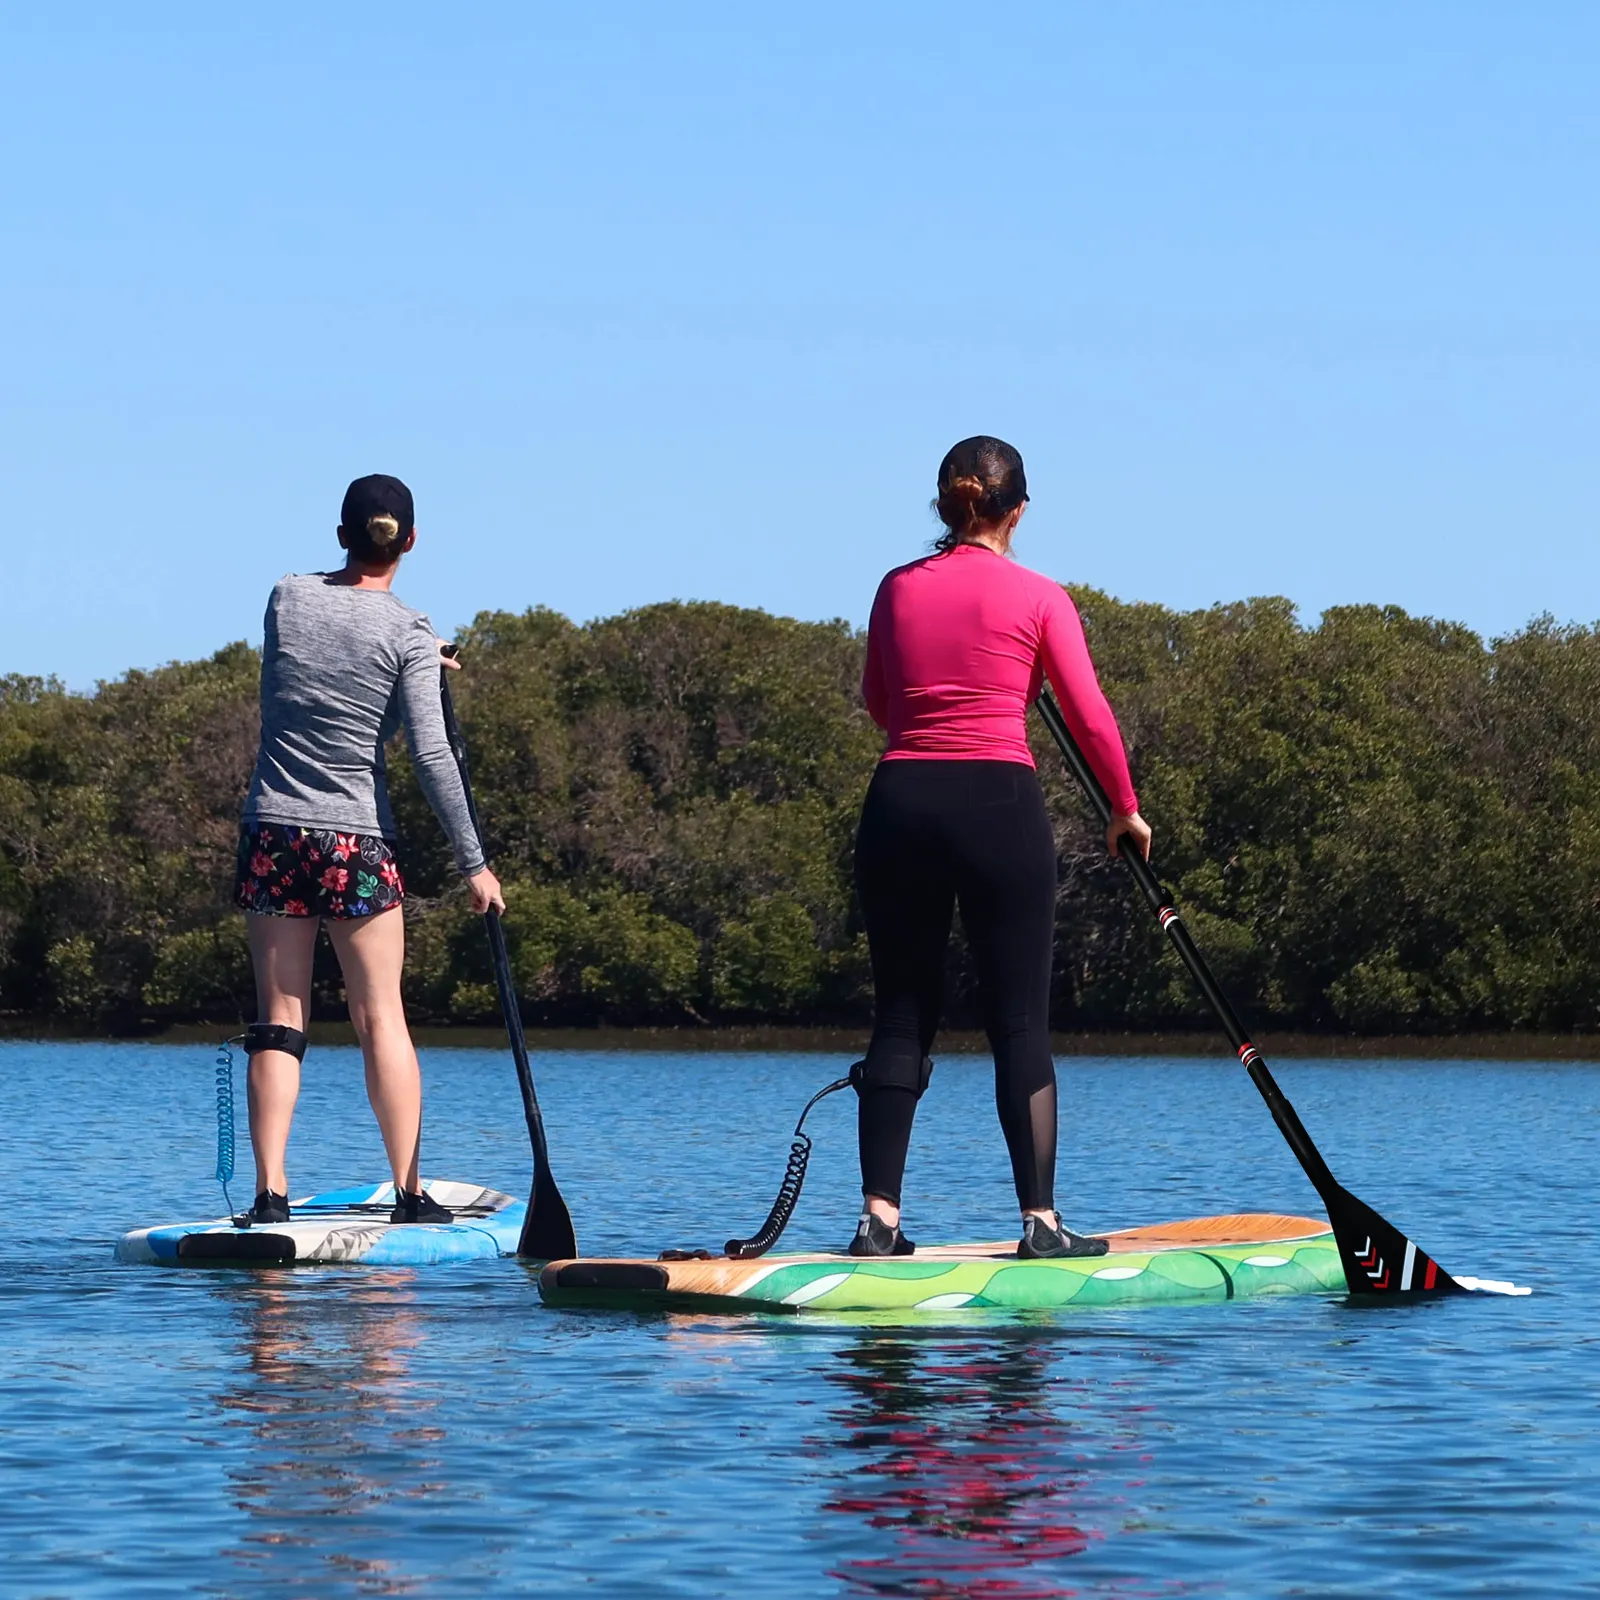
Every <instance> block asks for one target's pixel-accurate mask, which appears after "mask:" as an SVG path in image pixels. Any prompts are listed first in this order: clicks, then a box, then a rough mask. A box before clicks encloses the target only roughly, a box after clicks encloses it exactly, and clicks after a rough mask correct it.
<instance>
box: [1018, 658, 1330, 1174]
mask: <svg viewBox="0 0 1600 1600" xmlns="http://www.w3.org/2000/svg"><path fill="white" fill-rule="evenodd" d="M1039 715H1040V717H1041V718H1042V719H1043V720H1044V725H1045V727H1047V728H1048V729H1049V730H1050V736H1051V737H1052V738H1053V739H1054V740H1055V742H1056V745H1057V746H1058V748H1059V749H1060V751H1061V755H1062V758H1063V759H1064V760H1065V761H1066V763H1067V767H1068V770H1069V771H1070V772H1071V773H1072V775H1073V777H1074V778H1076V779H1077V781H1078V786H1079V787H1080V788H1081V789H1082V790H1083V792H1084V794H1085V795H1087V796H1088V799H1089V804H1090V805H1091V806H1092V807H1093V808H1094V811H1095V814H1096V815H1097V816H1098V817H1099V818H1100V821H1101V823H1102V825H1104V826H1107V827H1109V826H1110V823H1111V819H1112V817H1114V816H1115V815H1116V812H1115V810H1114V809H1113V807H1112V804H1111V799H1110V796H1108V795H1107V794H1106V791H1105V786H1104V785H1103V784H1102V783H1101V782H1100V780H1099V779H1098V778H1097V777H1096V776H1095V773H1094V768H1093V767H1091V766H1090V765H1089V761H1088V758H1087V757H1086V756H1085V755H1084V753H1083V751H1082V749H1081V748H1080V747H1079V745H1078V741H1077V740H1076V739H1075V738H1073V736H1072V729H1071V728H1069V727H1068V726H1067V719H1066V718H1065V717H1064V716H1063V715H1062V714H1061V707H1060V706H1059V705H1057V704H1056V701H1055V696H1054V695H1052V694H1051V693H1050V691H1049V690H1048V689H1045V690H1043V691H1042V692H1041V693H1040V695H1039ZM1117 855H1118V857H1119V859H1121V860H1122V861H1123V862H1125V863H1126V864H1127V868H1128V871H1129V872H1130V873H1132V874H1133V881H1134V882H1135V883H1136V884H1138V886H1139V892H1140V893H1141V894H1142V895H1143V896H1144V897H1145V899H1146V901H1148V902H1149V905H1150V909H1151V911H1153V912H1154V913H1155V916H1156V920H1157V921H1158V922H1159V923H1160V924H1161V927H1162V930H1163V931H1164V932H1165V933H1166V935H1167V937H1168V938H1169V939H1170V940H1171V941H1172V944H1173V947H1174V948H1175V949H1176V950H1177V952H1178V955H1179V957H1180V958H1181V960H1182V961H1183V964H1184V966H1186V967H1187V968H1188V969H1189V975H1190V976H1191V977H1192V978H1193V979H1194V981H1195V986H1196V987H1197V988H1198V989H1199V990H1200V993H1201V994H1202V995H1203V996H1204V997H1205V1002H1206V1004H1207V1005H1208V1006H1210V1007H1211V1010H1212V1012H1213V1013H1214V1015H1215V1016H1216V1019H1217V1021H1218V1022H1220V1023H1221V1024H1222V1031H1223V1032H1224V1033H1225V1034H1227V1036H1228V1042H1229V1043H1230V1044H1231V1045H1232V1046H1233V1049H1234V1054H1235V1055H1237V1056H1238V1057H1239V1060H1240V1062H1241V1063H1242V1064H1243V1065H1244V1068H1245V1070H1246V1071H1247V1072H1248V1073H1249V1074H1250V1080H1251V1082H1252V1083H1254V1084H1255V1086H1256V1088H1257V1089H1258V1090H1259V1091H1260V1093H1261V1098H1262V1099H1263V1100H1265V1101H1266V1102H1267V1109H1268V1110H1269V1111H1270V1112H1271V1113H1272V1120H1273V1121H1274V1122H1275V1123H1277V1125H1278V1131H1279V1132H1280V1133H1281V1134H1282V1135H1283V1137H1284V1139H1285V1140H1286V1141H1287V1143H1288V1145H1289V1148H1290V1149H1291V1150H1292V1151H1294V1154H1295V1159H1296V1160H1298V1161H1299V1163H1300V1165H1301V1167H1302V1168H1303V1169H1304V1171H1305V1175H1306V1176H1307V1177H1308V1178H1309V1179H1310V1180H1311V1183H1312V1186H1313V1187H1314V1188H1315V1189H1316V1191H1317V1192H1318V1193H1319V1194H1320V1195H1322V1196H1323V1198H1324V1199H1327V1198H1329V1197H1330V1196H1331V1195H1333V1194H1343V1193H1344V1189H1343V1186H1342V1185H1341V1184H1340V1183H1339V1181H1338V1179H1336V1178H1335V1177H1334V1175H1333V1173H1332V1171H1331V1170H1330V1169H1329V1167H1328V1163H1327V1162H1326V1161H1324V1160H1323V1159H1322V1152H1321V1151H1319V1150H1318V1149H1317V1147H1316V1145H1315V1144H1314V1143H1313V1142H1312V1139H1311V1135H1310V1134H1309V1133H1307V1132H1306V1130H1305V1125H1304V1124H1303V1123H1302V1122H1301V1121H1300V1118H1299V1116H1298V1115H1297V1114H1296V1112H1295V1109H1294V1107H1293V1106H1292V1105H1290V1104H1289V1101H1288V1099H1287V1098H1286V1097H1285V1096H1284V1093H1283V1091H1282V1090H1281V1089H1280V1088H1279V1087H1278V1084H1277V1081H1276V1079H1274V1078H1273V1076H1272V1073H1271V1072H1270V1071H1269V1070H1268V1068H1267V1063H1266V1061H1265V1059H1264V1058H1263V1057H1262V1054H1261V1052H1260V1051H1259V1050H1257V1049H1256V1047H1255V1046H1254V1045H1253V1044H1252V1043H1251V1042H1250V1036H1249V1034H1247V1033H1246V1032H1245V1030H1244V1024H1243V1023H1242V1022H1241V1021H1240V1020H1239V1014H1238V1013H1237V1012H1236V1011H1235V1010H1234V1009H1233V1006H1232V1005H1231V1004H1230V1003H1229V1000H1228V997H1227V995H1225V994H1224V993H1223V992H1222V988H1221V986H1220V985H1219V984H1218V983H1217V980H1216V978H1215V976H1214V975H1213V974H1212V971H1211V968H1210V967H1209V966H1208V965H1207V964H1206V959H1205V957H1204V956H1202V955H1201V954H1200V950H1199V947H1198V946H1197V945H1196V944H1195V942H1194V939H1193V937H1192V936H1191V934H1190V932H1189V930H1188V929H1187V928H1186V927H1185V926H1184V924H1183V918H1182V917H1180V916H1179V915H1178V913H1177V911H1176V910H1175V909H1174V907H1173V904H1172V898H1171V896H1170V895H1168V893H1167V891H1166V890H1165V889H1163V888H1162V887H1161V880H1160V879H1159V878H1157V877H1156V875H1155V870H1154V869H1153V868H1152V867H1151V865H1150V863H1149V862H1148V861H1146V860H1145V858H1144V855H1143V854H1142V853H1141V852H1140V850H1139V848H1138V846H1137V845H1135V844H1134V842H1133V841H1132V840H1131V839H1129V838H1128V837H1127V836H1126V835H1124V836H1123V838H1122V839H1121V840H1120V841H1119V842H1118V848H1117Z"/></svg>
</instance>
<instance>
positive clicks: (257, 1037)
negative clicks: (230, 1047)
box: [244, 1022, 306, 1061]
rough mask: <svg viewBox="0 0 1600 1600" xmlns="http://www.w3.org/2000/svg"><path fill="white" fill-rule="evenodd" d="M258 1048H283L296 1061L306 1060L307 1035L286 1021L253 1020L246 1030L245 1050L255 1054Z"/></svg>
mask: <svg viewBox="0 0 1600 1600" xmlns="http://www.w3.org/2000/svg"><path fill="white" fill-rule="evenodd" d="M258 1050H283V1051H286V1052H287V1053H288V1054H289V1055H292V1056H293V1057H294V1058H295V1060H296V1061H304V1060H305V1058H306V1036H305V1034H304V1033H302V1032H301V1031H300V1029H299V1028H291V1027H290V1026H289V1025H288V1024H287V1023H285V1022H252V1023H251V1024H250V1026H249V1027H248V1028H246V1029H245V1030H244V1052H245V1054H246V1055H248V1056H253V1055H254V1054H255V1053H256V1051H258Z"/></svg>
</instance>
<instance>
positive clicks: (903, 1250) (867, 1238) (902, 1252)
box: [848, 1212, 917, 1256]
mask: <svg viewBox="0 0 1600 1600" xmlns="http://www.w3.org/2000/svg"><path fill="white" fill-rule="evenodd" d="M916 1248H917V1247H916V1246H915V1245H914V1244H912V1242H911V1241H910V1240H909V1239H908V1238H906V1236H905V1235H904V1234H903V1233H901V1231H900V1230H899V1228H891V1227H890V1226H889V1224H888V1223H887V1222H885V1221H884V1220H883V1219H882V1218H881V1217H875V1216H873V1215H872V1214H871V1213H870V1212H869V1213H868V1214H867V1215H866V1216H864V1217H863V1218H862V1219H861V1223H860V1226H859V1227H857V1229H856V1236H855V1238H853V1239H852V1240H851V1241H850V1249H849V1251H848V1254H850V1255H853V1256H908V1255H910V1254H911V1253H912V1252H913V1251H914V1250H915V1249H916Z"/></svg>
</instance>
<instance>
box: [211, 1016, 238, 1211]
mask: <svg viewBox="0 0 1600 1600" xmlns="http://www.w3.org/2000/svg"><path fill="white" fill-rule="evenodd" d="M243 1039H244V1035H243V1034H242V1033H240V1034H235V1035H234V1037H233V1038H231V1039H224V1040H223V1041H222V1044H221V1045H220V1046H219V1047H218V1050H217V1182H218V1183H220V1184H221V1185H222V1198H223V1199H224V1200H226V1201H227V1203H228V1215H229V1216H230V1217H231V1216H232V1215H233V1196H232V1195H230V1194H229V1193H228V1185H229V1184H230V1183H231V1182H232V1181H233V1146H234V1127H233V1047H234V1046H235V1045H236V1044H239V1043H241V1042H242V1041H243Z"/></svg>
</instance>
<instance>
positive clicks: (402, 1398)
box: [216, 1269, 445, 1595]
mask: <svg viewBox="0 0 1600 1600" xmlns="http://www.w3.org/2000/svg"><path fill="white" fill-rule="evenodd" d="M414 1278H415V1274H414V1273H412V1272H410V1271H392V1272H386V1271H383V1270H381V1269H379V1270H371V1269H369V1270H367V1271H366V1272H364V1273H363V1274H362V1275H361V1276H360V1277H359V1279H357V1280H354V1281H351V1280H344V1281H340V1282H333V1281H329V1280H327V1279H326V1278H325V1277H323V1278H321V1281H317V1280H314V1279H313V1278H312V1275H311V1274H297V1275H295V1276H294V1277H292V1278H289V1279H287V1280H280V1281H278V1282H274V1281H273V1277H272V1276H271V1275H269V1274H256V1275H252V1276H251V1277H250V1278H249V1279H240V1280H238V1281H235V1282H231V1283H228V1284H226V1285H225V1286H221V1287H220V1288H219V1294H220V1295H221V1297H222V1298H223V1299H224V1300H225V1301H227V1302H229V1303H230V1304H231V1306H232V1307H233V1309H234V1310H235V1311H236V1312H237V1313H238V1318H239V1326H240V1333H241V1340H240V1344H241V1349H240V1357H241V1360H240V1371H239V1379H238V1384H237V1387H235V1388H233V1389H224V1390H223V1391H222V1392H221V1393H219V1394H218V1395H217V1396H216V1404H217V1405H218V1407H219V1408H220V1409H221V1411H222V1412H223V1416H224V1421H223V1426H224V1427H225V1428H227V1429H229V1430H243V1431H244V1434H245V1437H246V1441H247V1448H246V1449H245V1450H244V1451H243V1452H242V1454H241V1455H240V1457H239V1459H238V1464H236V1465H233V1466H230V1467H229V1468H228V1473H227V1476H228V1479H229V1482H230V1485H231V1492H232V1495H233V1500H234V1504H235V1506H236V1507H237V1509H238V1510H240V1511H241V1512H243V1513H245V1515H246V1518H247V1527H248V1531H247V1532H245V1533H244V1534H243V1536H242V1539H241V1542H240V1544H239V1545H237V1546H235V1547H234V1548H232V1549H229V1550H225V1551H224V1552H223V1554H224V1555H225V1556H227V1557H228V1558H230V1559H231V1560H233V1561H234V1562H236V1563H237V1564H238V1565H239V1566H241V1567H243V1568H245V1569H247V1570H249V1571H250V1572H251V1573H252V1574H253V1575H254V1576H255V1577H256V1578H257V1579H268V1580H276V1581H279V1582H282V1583H284V1584H286V1585H289V1586H294V1587H301V1586H304V1587H306V1588H308V1589H311V1590H313V1591H314V1590H315V1589H316V1586H317V1585H316V1567H317V1566H318V1565H319V1564H320V1565H322V1566H323V1567H325V1568H326V1569H327V1570H328V1572H329V1573H330V1574H332V1573H337V1574H338V1575H339V1577H340V1578H341V1579H342V1580H343V1582H344V1583H345V1584H350V1585H353V1586H354V1587H356V1588H357V1589H358V1590H359V1591H360V1592H362V1593H369V1594H392V1595H404V1594H414V1593H417V1592H418V1591H419V1589H420V1588H421V1587H422V1586H423V1584H424V1582H425V1576H424V1575H423V1574H420V1573H416V1572H407V1571H405V1570H404V1569H403V1567H402V1566H401V1564H400V1563H398V1562H396V1561H395V1560H394V1559H392V1556H390V1555H380V1554H377V1553H376V1550H374V1551H372V1552H371V1553H361V1552H362V1551H363V1546H365V1545H366V1544H367V1543H368V1541H370V1542H371V1543H372V1545H373V1546H376V1545H377V1544H378V1543H379V1542H380V1534H381V1529H380V1527H379V1513H380V1512H382V1511H383V1510H384V1509H385V1508H387V1507H388V1506H389V1505H390V1504H391V1503H392V1502H395V1501H405V1500H421V1499H424V1498H425V1497H426V1496H427V1493H428V1488H429V1484H428V1475H429V1468H430V1466H431V1465H436V1464H437V1463H436V1462H434V1461H430V1457H429V1447H430V1446H431V1445H437V1444H439V1443H441V1442H442V1441H443V1440H444V1437H445V1434H444V1430H443V1429H442V1428H440V1427H438V1426H437V1425H433V1424H430V1421H429V1418H430V1414H431V1413H433V1412H434V1411H435V1410H436V1407H437V1404H438V1402H437V1400H436V1399H434V1398H429V1397H427V1396H426V1395H425V1394H422V1393H418V1392H414V1388H413V1384H412V1382H411V1377H410V1370H411V1360H412V1356H413V1353H414V1352H415V1351H416V1350H417V1347H418V1346H419V1345H420V1344H421V1343H422V1342H423V1334H422V1331H421V1320H420V1318H419V1315H418V1310H417V1307H416V1303H415V1293H414V1288H415V1285H414ZM329 1519H337V1520H336V1521H332V1522H330V1520H329ZM390 1547H391V1549H392V1541H390ZM291 1551H292V1552H294V1558H293V1560H292V1561H291V1562H290V1563H289V1567H290V1569H291V1570H288V1571H278V1570H276V1569H278V1568H280V1567H282V1566H284V1564H285V1561H284V1558H285V1557H286V1556H287V1555H288V1554H289V1552H291ZM306 1556H311V1557H312V1558H313V1559H312V1561H310V1562H309V1563H308V1562H307V1561H306V1559H305V1557H306Z"/></svg>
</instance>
